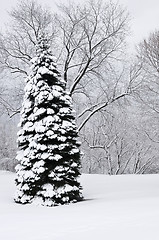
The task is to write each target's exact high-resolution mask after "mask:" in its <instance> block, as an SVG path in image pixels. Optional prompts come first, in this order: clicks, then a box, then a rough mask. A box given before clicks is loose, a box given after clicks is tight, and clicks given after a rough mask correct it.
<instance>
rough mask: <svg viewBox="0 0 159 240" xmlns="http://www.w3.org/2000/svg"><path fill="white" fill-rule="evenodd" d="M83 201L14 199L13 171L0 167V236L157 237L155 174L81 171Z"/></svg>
mask: <svg viewBox="0 0 159 240" xmlns="http://www.w3.org/2000/svg"><path fill="white" fill-rule="evenodd" d="M81 182H82V185H83V187H84V196H85V199H86V201H83V202H80V203H76V204H71V205H68V206H59V207H52V208H48V207H40V206H33V205H24V206H23V205H18V204H16V203H14V201H13V195H14V191H15V186H14V174H13V173H8V172H4V171H0V239H1V240H97V239H100V240H107V239H108V240H116V239H117V240H158V239H159V175H122V176H111V177H110V176H104V175H83V176H82V177H81Z"/></svg>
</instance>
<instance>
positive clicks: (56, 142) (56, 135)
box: [15, 36, 82, 206]
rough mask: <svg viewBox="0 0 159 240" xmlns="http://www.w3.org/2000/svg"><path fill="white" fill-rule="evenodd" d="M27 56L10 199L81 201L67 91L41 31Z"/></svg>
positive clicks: (77, 155) (54, 202) (48, 202)
mask: <svg viewBox="0 0 159 240" xmlns="http://www.w3.org/2000/svg"><path fill="white" fill-rule="evenodd" d="M31 62H32V71H31V74H30V75H29V77H28V78H27V79H26V87H25V96H24V101H23V106H22V111H21V120H20V124H19V126H20V130H19V132H18V147H19V151H18V154H17V159H18V161H19V164H18V165H17V167H16V173H17V176H16V186H17V191H16V196H15V201H16V202H18V203H23V204H25V203H33V202H34V203H37V204H41V205H46V206H56V205H60V204H67V203H70V202H76V201H80V200H81V199H82V194H81V186H80V183H79V182H78V177H79V175H80V172H79V170H80V150H79V145H80V144H79V142H78V140H77V138H78V133H77V129H76V123H75V117H74V114H73V109H72V102H71V97H70V96H69V95H68V94H67V93H66V89H65V88H66V87H65V85H66V83H65V81H64V80H63V79H62V77H61V75H60V73H59V71H58V70H57V66H56V63H55V58H54V57H53V55H52V53H51V51H50V46H49V44H48V42H47V40H46V39H45V37H43V36H42V37H40V38H39V41H38V44H37V56H36V57H35V58H33V59H32V61H31Z"/></svg>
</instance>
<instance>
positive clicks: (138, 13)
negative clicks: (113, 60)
mask: <svg viewBox="0 0 159 240" xmlns="http://www.w3.org/2000/svg"><path fill="white" fill-rule="evenodd" d="M17 1H18V0H1V7H0V19H1V22H0V26H1V27H3V26H4V23H5V22H6V21H7V20H8V18H7V15H8V14H7V11H9V10H10V9H11V8H12V7H13V6H15V5H16V2H17ZM38 1H39V2H40V3H42V4H46V5H48V6H50V7H51V8H53V2H55V0H38ZM63 1H65V0H63ZM74 1H77V0H74ZM81 1H83V0H81ZM105 1H106V0H105ZM56 2H58V0H57V1H56ZM118 2H119V3H121V4H123V6H125V7H127V9H128V11H129V13H130V16H131V31H132V36H131V38H129V41H132V42H133V44H136V43H138V42H139V41H141V40H142V39H143V38H144V37H147V36H148V34H149V33H150V32H151V31H154V30H156V29H158V30H159V0H118Z"/></svg>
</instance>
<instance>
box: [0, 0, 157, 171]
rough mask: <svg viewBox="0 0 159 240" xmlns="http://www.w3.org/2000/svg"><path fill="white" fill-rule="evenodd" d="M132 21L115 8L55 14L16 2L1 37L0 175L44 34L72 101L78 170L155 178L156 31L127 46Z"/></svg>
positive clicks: (12, 148)
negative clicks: (131, 48)
mask: <svg viewBox="0 0 159 240" xmlns="http://www.w3.org/2000/svg"><path fill="white" fill-rule="evenodd" d="M130 26H131V21H130V16H129V14H128V12H127V11H126V10H125V9H124V8H123V7H121V6H120V4H119V3H113V2H105V1H103V2H102V1H96V0H90V1H87V2H86V3H85V4H77V3H75V2H74V3H73V2H72V3H61V4H59V5H58V12H56V13H51V12H50V11H49V9H47V8H44V7H43V6H41V5H39V4H38V2H36V1H25V0H22V1H19V4H18V6H15V9H13V10H12V12H11V13H10V22H9V24H8V25H7V27H6V29H5V31H4V32H1V33H0V86H1V87H0V132H1V135H0V169H6V170H11V171H14V167H15V165H16V160H15V157H16V150H17V149H16V133H17V124H18V121H19V112H20V107H21V102H22V99H23V88H24V85H25V78H26V76H27V74H28V72H29V66H30V60H31V58H32V57H34V54H35V45H36V40H37V38H38V36H39V34H41V33H43V32H44V33H45V34H46V35H47V37H48V38H49V39H50V42H51V44H52V52H53V54H54V55H55V57H56V59H57V64H58V66H59V69H60V70H61V72H62V74H63V77H64V79H65V80H66V82H67V90H68V92H69V94H70V95H71V96H72V98H73V102H74V108H75V110H76V113H75V114H76V117H77V124H78V129H79V136H80V140H81V142H82V145H81V149H82V152H83V155H82V172H85V173H102V174H128V173H129V174H132V173H138V174H143V173H158V172H159V137H158V127H159V121H158V119H159V104H158V103H159V81H158V78H159V32H157V31H156V32H153V33H151V34H150V36H149V38H148V39H145V40H143V41H142V42H141V43H139V44H138V46H136V51H135V53H134V54H133V55H132V54H130V53H129V52H130V51H129V49H128V45H127V36H128V35H129V34H130V28H131V27H130Z"/></svg>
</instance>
